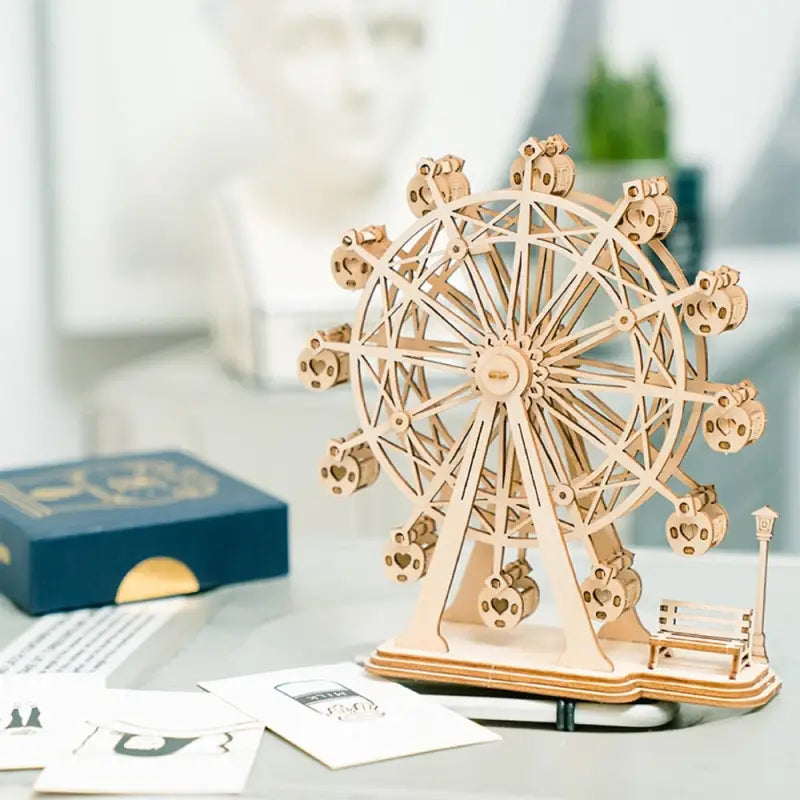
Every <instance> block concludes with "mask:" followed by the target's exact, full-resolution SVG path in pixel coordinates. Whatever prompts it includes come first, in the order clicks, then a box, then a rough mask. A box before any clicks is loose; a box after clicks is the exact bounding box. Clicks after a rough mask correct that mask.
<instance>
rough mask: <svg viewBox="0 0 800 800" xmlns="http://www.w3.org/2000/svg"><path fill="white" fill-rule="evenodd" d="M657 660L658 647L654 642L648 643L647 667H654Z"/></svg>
mask: <svg viewBox="0 0 800 800" xmlns="http://www.w3.org/2000/svg"><path fill="white" fill-rule="evenodd" d="M657 662H658V647H657V646H656V645H654V644H651V645H650V658H648V659H647V669H655V668H656V663H657Z"/></svg>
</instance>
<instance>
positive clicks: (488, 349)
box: [299, 136, 766, 670]
mask: <svg viewBox="0 0 800 800" xmlns="http://www.w3.org/2000/svg"><path fill="white" fill-rule="evenodd" d="M566 151H567V145H566V142H564V140H563V139H562V138H561V137H560V136H552V137H550V138H549V139H546V140H537V139H529V140H527V141H526V142H524V143H523V144H522V145H521V146H520V148H519V155H518V156H517V157H516V158H515V159H514V160H513V162H512V164H511V167H510V173H509V186H508V187H507V188H504V189H499V190H496V191H489V192H484V193H477V194H473V193H471V189H470V184H469V181H468V180H467V178H466V176H465V174H464V172H463V161H462V160H461V159H459V158H457V157H455V156H451V155H448V156H444V157H443V158H440V159H437V160H433V159H424V160H422V161H420V163H419V164H418V166H417V170H416V173H415V174H414V176H413V178H412V179H411V181H410V183H409V185H408V188H407V200H408V204H409V207H410V208H411V211H412V212H413V213H414V215H415V216H416V218H417V219H416V221H415V222H414V223H413V224H412V225H411V226H410V227H409V228H408V229H407V230H405V231H404V232H403V233H402V234H400V235H399V236H398V237H397V238H395V239H394V240H390V239H389V238H388V236H387V234H386V231H385V229H384V228H382V227H379V226H370V227H367V228H363V229H360V230H351V231H348V232H347V233H346V234H345V235H344V237H343V240H342V243H341V244H340V245H339V247H337V248H336V250H335V252H334V254H333V258H332V262H331V268H332V272H333V276H334V278H335V279H336V281H337V282H338V283H339V284H340V285H341V286H342V287H343V288H344V289H347V290H351V291H358V292H360V293H361V296H360V302H359V304H358V308H357V311H356V314H355V318H354V319H353V321H352V323H351V324H347V325H342V326H340V327H338V328H335V329H333V330H330V331H327V332H324V331H320V332H318V333H317V334H316V335H315V336H313V337H312V339H311V340H310V342H309V344H308V346H307V348H306V349H305V350H304V351H303V352H302V353H301V355H300V359H299V375H300V378H301V380H302V381H303V382H304V383H305V385H306V386H308V387H309V388H311V389H314V390H323V389H330V388H333V387H334V386H337V385H338V384H342V383H344V382H347V381H349V382H350V384H351V387H352V390H353V396H354V400H355V406H356V411H357V414H358V418H359V428H358V429H357V430H356V431H355V432H353V433H352V434H350V435H348V436H344V437H341V438H338V439H334V440H332V441H331V442H330V443H329V446H328V449H327V452H326V454H325V456H324V458H323V461H322V463H321V465H320V475H321V478H322V480H323V482H324V484H325V485H326V486H327V488H328V489H329V490H330V491H331V492H332V493H333V494H336V495H340V496H346V495H350V494H352V493H353V492H355V491H357V490H360V489H363V488H366V487H368V486H369V485H371V484H372V483H373V482H374V481H375V479H376V478H377V476H378V473H379V472H380V471H381V470H382V471H383V472H385V473H386V474H387V475H389V477H390V479H391V480H392V481H393V482H394V484H395V485H396V486H397V487H398V488H399V489H400V490H401V491H402V492H403V493H404V494H405V495H406V496H407V497H408V499H409V500H410V503H411V511H410V513H409V516H408V518H407V519H406V520H405V521H404V522H403V524H401V525H400V526H399V527H396V528H394V529H392V530H391V533H390V538H389V544H388V546H387V548H386V550H385V552H384V554H383V558H384V565H385V570H386V572H387V573H388V575H389V576H390V577H391V578H392V579H393V580H395V581H397V582H398V583H401V584H406V583H411V582H414V581H416V580H419V579H423V585H422V587H421V590H420V594H419V598H418V600H417V604H416V607H415V610H414V612H413V614H412V617H411V619H410V621H409V623H408V626H407V627H406V629H405V631H404V632H403V633H402V634H401V635H400V636H399V637H397V639H396V640H395V641H396V644H397V645H398V646H401V647H405V648H409V649H414V650H426V651H432V652H445V651H447V648H448V644H447V642H446V640H445V638H444V636H443V635H442V633H441V621H442V619H443V618H444V619H451V620H458V621H464V622H474V623H483V624H484V625H486V626H488V627H489V628H491V629H493V630H500V631H510V630H512V629H514V628H515V627H516V626H517V625H518V624H519V623H520V622H521V621H522V620H523V619H524V618H526V617H528V616H530V615H531V614H533V612H534V611H535V610H536V608H537V605H538V602H539V594H540V587H539V584H538V583H537V581H536V576H537V570H543V571H544V572H546V574H547V576H548V579H549V581H548V583H549V586H550V591H551V592H552V595H553V599H554V600H555V605H556V608H557V611H558V614H559V618H560V621H561V623H562V627H563V629H564V641H565V648H564V651H563V653H562V655H561V660H560V663H561V664H563V665H565V666H572V667H580V668H587V669H601V670H602V669H610V666H611V665H610V662H609V661H608V658H607V657H606V655H605V653H604V652H603V649H602V646H601V644H600V642H599V641H598V638H600V639H602V638H612V639H627V640H631V641H642V640H644V638H645V637H646V635H647V634H646V631H645V630H644V628H643V626H642V624H641V622H640V621H639V618H638V616H637V614H636V603H637V601H638V600H639V597H640V594H641V579H640V577H639V575H638V574H637V572H636V571H635V570H634V569H633V568H632V564H633V554H632V553H631V552H630V551H629V550H628V549H626V548H625V547H623V545H622V543H621V541H620V538H619V536H618V534H617V530H616V523H617V522H618V521H619V520H620V519H621V518H622V517H623V516H624V515H626V514H628V513H629V512H631V511H632V510H633V509H635V508H636V507H637V506H639V505H640V504H642V503H643V502H645V501H646V500H647V499H648V498H650V497H651V496H653V495H654V494H659V495H661V496H662V497H664V498H666V499H667V500H668V501H669V503H670V504H671V505H672V507H673V509H674V510H673V512H672V513H671V514H670V515H669V517H668V519H667V520H666V526H665V531H666V537H667V541H668V543H669V544H670V546H671V547H672V549H673V550H674V551H675V552H676V553H679V554H680V555H682V556H685V557H695V556H699V555H702V554H703V553H705V552H707V551H708V550H709V549H710V548H712V547H714V546H715V545H717V544H718V543H719V542H720V541H721V540H722V538H723V537H724V536H725V533H726V530H727V524H728V520H727V515H726V513H725V511H724V509H723V507H722V506H721V505H720V504H719V503H718V502H717V497H716V491H715V489H714V487H713V486H711V485H706V484H702V483H700V482H698V481H696V480H694V479H693V478H692V477H690V476H689V475H688V474H686V472H685V471H684V470H683V469H682V467H681V462H682V459H683V458H684V456H685V454H686V452H687V450H688V448H689V446H690V444H691V443H692V440H693V438H694V436H695V433H696V431H697V429H698V427H700V426H701V427H702V431H703V435H704V437H705V439H706V442H707V443H708V444H709V446H711V447H712V448H713V449H715V450H717V451H720V452H725V453H733V452H736V451H738V450H740V449H742V448H743V447H744V446H746V445H747V444H750V443H751V442H753V441H755V440H756V439H757V438H758V437H759V436H760V435H761V433H762V432H763V430H764V425H765V421H766V415H765V412H764V408H763V406H762V405H761V404H760V403H759V402H758V400H756V394H757V393H756V390H755V388H754V387H753V385H752V384H751V383H750V382H749V381H743V382H742V383H740V384H735V385H727V384H719V383H712V382H710V381H709V380H708V373H707V359H706V347H705V338H706V337H707V336H710V335H716V334H720V333H723V332H725V331H728V330H731V329H733V328H735V327H737V326H738V325H739V324H740V323H741V321H742V320H743V318H744V316H745V313H746V310H747V297H746V295H745V293H744V290H743V289H742V288H741V287H740V286H739V285H738V279H739V275H738V273H737V272H736V271H735V270H733V269H730V268H728V267H720V268H719V269H717V270H714V271H707V272H701V273H700V274H699V275H698V277H697V279H696V280H695V281H694V282H693V283H692V284H691V285H690V284H689V283H688V282H687V280H686V278H685V277H684V274H683V272H682V270H681V268H680V266H679V265H678V264H677V263H676V261H675V259H674V258H673V257H672V255H671V254H670V252H669V251H668V250H667V248H666V247H665V246H664V244H663V243H662V242H661V240H662V239H663V238H664V237H665V236H666V235H667V234H668V233H669V232H670V231H671V229H672V228H673V226H674V224H675V221H676V218H677V209H676V205H675V202H674V200H673V198H672V197H671V196H670V194H669V186H668V183H667V181H666V179H664V178H662V177H658V178H653V179H649V180H648V179H645V180H636V181H631V182H629V183H625V184H624V185H623V186H622V196H621V198H620V199H619V201H618V202H617V203H616V204H614V205H612V204H610V203H607V202H606V201H604V200H601V199H599V198H596V197H592V196H589V195H584V194H581V193H579V192H576V191H574V190H573V184H574V179H575V168H574V164H573V162H572V160H571V159H570V158H569V156H568V155H567V154H566ZM572 540H576V541H580V542H581V543H583V545H584V546H585V548H586V550H587V551H588V554H589V558H590V562H591V564H592V567H591V569H590V571H589V574H588V575H585V576H578V575H576V570H575V567H574V565H573V562H572V558H571V554H570V550H569V548H568V543H569V542H570V541H572ZM466 541H472V542H473V545H472V549H471V553H470V555H469V561H468V563H467V566H466V570H465V572H464V574H463V577H462V579H461V582H460V587H459V588H458V591H455V590H454V588H455V587H454V582H455V576H456V573H457V568H458V565H459V560H460V558H461V557H462V552H465V551H464V544H465V542H466ZM537 553H538V556H537ZM534 565H535V566H536V568H535V569H534ZM448 600H449V601H450V605H449V606H448Z"/></svg>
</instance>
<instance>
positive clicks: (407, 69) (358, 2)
mask: <svg viewBox="0 0 800 800" xmlns="http://www.w3.org/2000/svg"><path fill="white" fill-rule="evenodd" d="M215 8H216V12H217V13H216V15H215V16H216V19H217V21H218V23H219V25H218V28H219V31H220V33H221V36H222V38H223V41H224V43H225V44H226V46H227V49H228V50H229V52H230V54H231V56H232V59H233V62H234V64H235V67H236V70H237V72H238V74H239V75H240V76H241V79H242V81H243V83H244V85H245V88H246V89H247V91H248V93H249V95H250V96H251V97H252V99H253V102H254V103H255V104H256V105H257V107H258V108H259V109H260V110H262V111H263V114H264V117H265V130H266V133H265V141H264V146H263V149H262V152H261V156H260V158H259V160H258V163H254V164H252V165H251V167H250V168H249V169H248V170H246V171H244V172H242V173H241V174H238V175H235V176H232V177H231V178H230V180H228V181H227V182H226V183H225V184H224V185H223V186H221V187H220V188H219V191H218V194H217V197H216V198H215V199H216V201H217V203H216V204H217V208H218V211H219V212H220V221H221V226H220V229H221V232H222V235H223V237H224V245H223V257H222V258H221V259H220V263H219V269H218V270H217V271H216V275H215V280H214V283H213V285H212V287H211V288H212V307H213V308H214V312H213V316H214V320H213V322H214V329H215V343H216V349H217V352H218V354H219V356H220V357H221V358H222V360H223V361H224V362H225V363H226V364H227V365H228V366H229V367H231V368H233V369H234V370H235V371H236V372H237V373H239V374H240V375H242V376H243V377H246V378H255V379H269V378H277V379H278V380H281V379H285V378H289V379H290V376H291V375H293V374H294V363H295V358H296V355H297V353H298V352H299V350H300V348H301V347H302V345H303V344H304V342H305V341H306V339H307V338H308V337H309V336H310V335H311V333H313V330H314V329H315V328H320V327H328V326H332V325H334V324H340V323H342V322H345V321H347V320H348V319H349V316H350V314H349V312H348V309H352V308H353V307H354V306H355V303H356V302H357V297H356V296H354V295H353V294H351V293H348V292H347V291H345V290H343V289H341V288H340V287H339V286H337V284H336V283H335V282H334V280H333V278H332V276H331V275H330V273H329V267H328V264H329V261H330V256H331V254H332V252H333V250H334V248H335V247H336V246H337V244H339V243H340V241H341V236H342V234H343V233H344V231H345V230H346V229H348V228H352V227H357V228H358V227H363V226H365V225H370V224H386V225H387V226H390V230H391V229H392V228H394V229H397V226H396V225H394V224H393V223H395V221H397V222H398V223H402V222H403V221H405V222H407V221H408V211H407V208H406V206H405V201H404V194H403V191H402V189H403V187H404V186H405V182H406V180H407V179H408V177H409V176H410V174H411V172H412V171H413V168H414V161H413V160H410V161H408V160H407V159H404V162H403V163H402V164H401V165H400V166H401V170H400V171H399V172H398V178H397V179H390V178H389V175H390V172H391V170H392V167H393V164H392V154H393V152H394V150H395V149H396V146H397V145H398V143H400V142H402V141H403V139H404V138H407V137H408V133H409V130H410V127H411V126H412V125H413V119H414V117H415V113H414V109H415V107H417V105H418V104H419V103H420V102H422V101H421V100H420V97H421V95H420V87H419V84H420V78H421V76H422V73H423V63H424V58H423V57H424V54H425V51H426V47H425V44H426V35H425V34H426V31H425V14H424V8H425V6H424V3H423V0H268V1H267V2H265V1H264V0H227V1H226V2H221V3H219V4H218V5H217V6H216V7H215ZM406 161H407V163H405V162H406ZM401 176H402V177H401ZM326 314H327V315H328V317H330V321H329V320H328V318H327V317H326ZM328 322H329V324H328Z"/></svg>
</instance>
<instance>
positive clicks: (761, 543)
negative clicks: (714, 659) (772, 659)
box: [752, 506, 778, 664]
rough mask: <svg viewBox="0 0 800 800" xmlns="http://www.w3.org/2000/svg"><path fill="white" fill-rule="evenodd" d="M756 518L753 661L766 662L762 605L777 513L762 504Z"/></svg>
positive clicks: (764, 603) (763, 605)
mask: <svg viewBox="0 0 800 800" xmlns="http://www.w3.org/2000/svg"><path fill="white" fill-rule="evenodd" d="M753 516H754V517H755V518H756V538H757V539H758V587H757V592H756V608H755V616H756V618H755V628H754V631H753V647H752V658H753V661H759V662H761V663H762V664H766V663H767V650H766V642H765V640H764V607H765V605H766V602H767V559H768V557H769V543H770V541H771V540H772V529H773V528H774V527H775V520H776V519H777V518H778V513H777V512H776V511H773V510H772V509H771V508H770V507H769V506H762V507H761V508H759V509H758V510H757V511H754V512H753Z"/></svg>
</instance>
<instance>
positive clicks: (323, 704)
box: [275, 681, 384, 722]
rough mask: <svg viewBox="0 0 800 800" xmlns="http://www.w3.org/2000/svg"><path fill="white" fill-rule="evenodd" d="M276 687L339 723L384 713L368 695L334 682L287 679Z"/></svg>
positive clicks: (357, 720) (378, 715)
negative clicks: (286, 681)
mask: <svg viewBox="0 0 800 800" xmlns="http://www.w3.org/2000/svg"><path fill="white" fill-rule="evenodd" d="M275 689H276V690H277V691H279V692H280V693H281V694H285V695H286V696H287V697H291V698H292V700H296V701H297V702H298V703H300V704H301V705H304V706H306V707H307V708H310V709H312V710H313V711H316V712H317V713H318V714H322V715H323V716H324V717H332V718H333V719H337V720H339V721H340V722H359V721H363V720H368V719H376V718H378V717H382V716H384V712H383V711H381V709H380V708H379V707H378V706H377V705H376V704H375V703H374V702H373V701H372V700H370V699H369V698H368V697H364V695H362V694H359V693H358V692H354V691H353V690H352V689H349V688H348V687H347V686H343V685H342V684H341V683H336V682H335V681H289V682H288V683H279V684H278V685H277V686H276V687H275Z"/></svg>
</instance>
